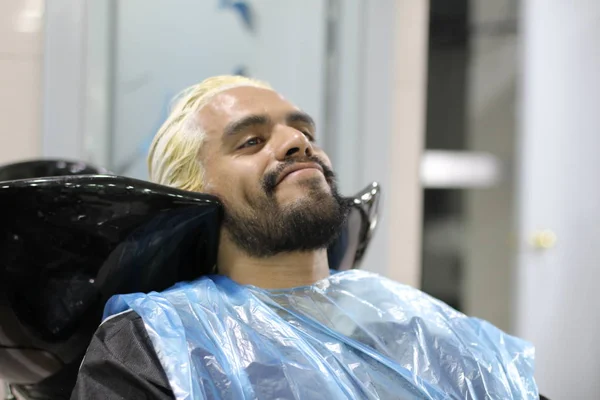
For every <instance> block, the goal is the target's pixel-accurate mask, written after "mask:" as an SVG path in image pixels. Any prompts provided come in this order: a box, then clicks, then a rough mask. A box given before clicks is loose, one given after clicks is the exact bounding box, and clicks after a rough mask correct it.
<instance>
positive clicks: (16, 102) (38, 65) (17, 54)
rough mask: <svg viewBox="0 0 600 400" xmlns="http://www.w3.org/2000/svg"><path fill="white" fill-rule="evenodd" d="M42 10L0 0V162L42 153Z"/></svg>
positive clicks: (34, 4) (0, 389)
mask: <svg viewBox="0 0 600 400" xmlns="http://www.w3.org/2000/svg"><path fill="white" fill-rule="evenodd" d="M42 12H43V4H42V1H41V0H39V1H32V0H28V1H25V0H2V1H0V164H5V163H11V162H17V161H23V160H25V159H30V158H37V157H39V156H40V154H41V133H40V124H41V107H42V103H41V97H42V90H41V73H42V49H43V47H42V34H43V33H42V30H43V26H42ZM0 398H4V385H3V382H2V381H0Z"/></svg>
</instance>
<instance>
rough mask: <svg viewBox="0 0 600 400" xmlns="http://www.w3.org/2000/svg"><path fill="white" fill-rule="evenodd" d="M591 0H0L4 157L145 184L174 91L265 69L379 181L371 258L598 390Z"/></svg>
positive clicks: (346, 173) (582, 393)
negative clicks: (92, 168)
mask: <svg viewBox="0 0 600 400" xmlns="http://www.w3.org/2000/svg"><path fill="white" fill-rule="evenodd" d="M598 38H600V2H597V1H595V0H575V1H571V2H564V1H559V0H430V1H427V0H245V1H242V0H87V1H81V0H47V1H44V0H2V1H0V163H1V164H7V163H12V162H17V161H23V160H30V159H38V158H62V159H67V160H81V161H87V162H90V163H93V164H95V165H98V166H101V167H105V168H108V169H109V170H111V171H112V172H114V173H116V174H119V175H126V176H131V177H135V178H139V179H147V172H146V165H145V157H146V153H147V150H148V147H149V144H150V141H151V139H152V137H153V135H154V133H155V132H156V130H157V129H158V127H159V126H160V124H161V123H162V121H163V120H164V119H165V118H166V116H167V113H168V110H169V108H168V107H169V103H170V101H171V99H172V98H173V96H174V95H175V94H176V93H178V92H179V91H180V90H182V89H183V88H185V87H187V86H189V85H191V84H194V83H197V82H199V81H201V80H202V79H204V78H206V77H209V76H212V75H216V74H239V75H246V76H250V77H255V78H259V79H263V80H266V81H269V82H270V83H271V84H272V85H273V86H274V87H275V88H276V89H277V90H278V91H280V92H281V93H282V94H284V95H285V96H286V97H288V98H289V99H291V100H292V101H293V102H295V103H296V104H298V105H299V106H301V107H302V108H304V109H305V110H306V111H308V112H309V113H311V114H312V115H313V117H314V118H315V120H316V121H317V125H318V127H319V131H320V133H319V136H320V139H319V140H320V141H321V144H322V145H323V146H324V147H325V149H326V150H327V152H328V153H329V155H330V156H331V158H332V161H333V163H334V166H335V168H336V170H337V173H338V175H339V181H340V187H341V190H342V191H343V192H344V194H352V193H354V192H357V191H358V190H360V189H361V188H363V187H364V186H366V185H367V184H368V183H370V182H371V181H378V182H380V183H381V185H382V188H383V193H384V198H383V214H382V219H381V224H380V226H379V228H378V231H377V233H376V237H375V239H374V241H373V243H372V245H371V247H370V250H369V252H368V254H367V259H366V260H365V262H364V263H363V265H364V268H365V269H368V270H372V271H375V272H379V273H382V274H384V275H386V276H389V277H390V278H392V279H395V280H398V281H401V282H403V283H406V284H409V285H412V286H415V287H420V288H421V289H422V290H424V291H426V292H427V293H429V294H431V295H432V296H435V297H437V298H439V299H441V300H443V301H444V302H447V303H448V304H450V305H452V306H453V307H455V308H457V309H459V310H461V311H463V312H465V313H467V314H469V315H472V316H476V317H480V318H483V319H486V320H488V321H490V322H491V323H493V324H495V325H497V326H499V327H500V328H502V329H503V330H505V331H507V332H509V333H511V334H515V335H518V336H521V337H524V338H525V339H527V340H530V341H532V342H533V343H534V345H535V346H536V360H537V364H536V375H537V380H538V383H539V386H540V389H541V392H542V393H544V394H545V395H547V396H549V397H550V398H552V399H567V398H568V399H595V398H598V397H599V395H598V393H600V379H598V376H600V350H598V348H599V347H600V346H598V342H597V339H596V337H597V336H599V335H600V318H598V317H597V315H596V310H597V309H598V308H599V306H600V301H599V299H598V295H597V294H596V282H597V281H598V278H600V270H599V269H598V268H597V264H598V259H599V257H598V256H599V255H600V252H598V251H597V249H598V247H596V246H597V245H598V242H599V240H600V210H599V209H598V208H599V206H600V179H598V173H597V171H600V157H599V156H598V152H599V151H600V112H598V107H600V52H598Z"/></svg>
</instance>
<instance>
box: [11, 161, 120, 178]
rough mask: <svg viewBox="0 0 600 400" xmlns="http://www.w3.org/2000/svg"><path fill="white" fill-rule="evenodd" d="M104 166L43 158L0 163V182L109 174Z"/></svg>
mask: <svg viewBox="0 0 600 400" xmlns="http://www.w3.org/2000/svg"><path fill="white" fill-rule="evenodd" d="M108 173H109V172H108V171H107V170H105V169H104V168H100V167H96V166H94V165H90V164H87V163H84V162H80V161H72V160H60V159H41V160H28V161H22V162H18V163H12V164H5V165H0V182H2V181H12V180H16V179H30V178H41V177H48V176H67V175H89V174H108Z"/></svg>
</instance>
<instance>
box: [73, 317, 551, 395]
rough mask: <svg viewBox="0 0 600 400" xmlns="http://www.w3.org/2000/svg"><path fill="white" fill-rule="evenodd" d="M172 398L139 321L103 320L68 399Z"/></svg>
mask: <svg viewBox="0 0 600 400" xmlns="http://www.w3.org/2000/svg"><path fill="white" fill-rule="evenodd" d="M174 398H175V397H174V395H173V391H172V390H171V387H170V385H169V380H168V378H167V375H166V373H165V371H164V370H163V368H162V366H161V365H160V361H159V359H158V356H157V355H156V351H155V350H154V347H153V346H152V342H151V341H150V337H149V336H148V332H147V331H146V328H145V327H144V321H143V320H142V318H141V317H140V316H139V315H138V314H136V313H135V312H134V311H131V310H130V311H127V312H125V313H122V314H118V315H116V316H114V317H112V318H110V319H108V320H106V321H105V322H104V323H103V324H102V325H101V326H100V328H99V329H98V331H97V332H96V334H95V335H94V337H93V339H92V342H91V343H90V346H89V347H88V350H87V353H86V355H85V358H84V360H83V363H82V364H81V368H80V370H79V375H78V378H77V384H76V385H75V389H74V390H73V393H72V395H71V400H84V399H85V400H101V399H102V400H113V399H115V400H116V399H127V400H130V399H131V400H137V399H140V400H146V399H151V400H170V399H174ZM331 400H333V399H331ZM540 400H548V399H546V398H545V397H544V396H540Z"/></svg>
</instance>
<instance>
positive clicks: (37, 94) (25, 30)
mask: <svg viewBox="0 0 600 400" xmlns="http://www.w3.org/2000/svg"><path fill="white" fill-rule="evenodd" d="M42 3H43V2H42V1H41V0H27V1H26V0H2V1H0V164H4V163H9V162H14V161H21V160H24V159H29V158H35V157H38V156H39V155H40V153H41V143H40V138H41V135H40V119H41V72H42V28H43V27H42V18H41V17H42V5H43V4H42Z"/></svg>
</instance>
